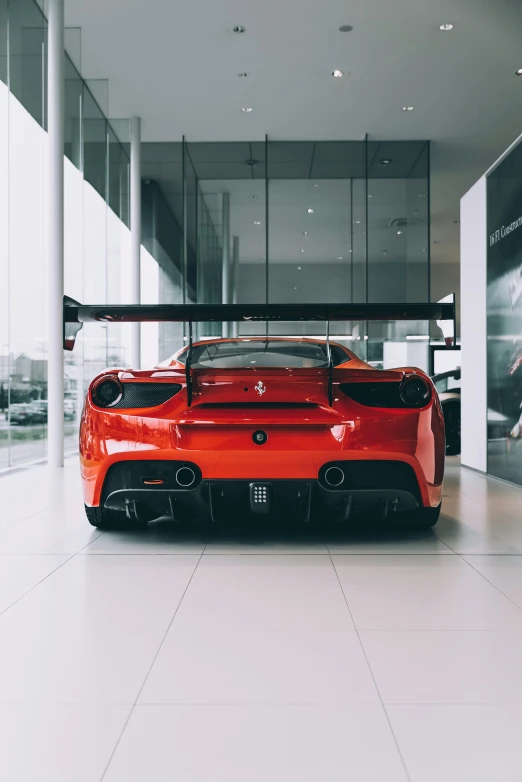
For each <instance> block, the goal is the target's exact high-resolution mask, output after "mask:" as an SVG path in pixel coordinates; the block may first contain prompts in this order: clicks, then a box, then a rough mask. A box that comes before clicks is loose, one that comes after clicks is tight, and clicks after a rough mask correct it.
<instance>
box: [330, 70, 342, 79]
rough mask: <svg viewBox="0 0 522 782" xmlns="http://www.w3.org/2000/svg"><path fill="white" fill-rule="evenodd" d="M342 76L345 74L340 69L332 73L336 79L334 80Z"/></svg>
mask: <svg viewBox="0 0 522 782" xmlns="http://www.w3.org/2000/svg"><path fill="white" fill-rule="evenodd" d="M342 75H343V72H342V71H340V70H339V69H338V68H336V69H335V71H332V76H333V77H334V79H340V78H341V76H342Z"/></svg>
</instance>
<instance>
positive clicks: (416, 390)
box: [400, 375, 431, 407]
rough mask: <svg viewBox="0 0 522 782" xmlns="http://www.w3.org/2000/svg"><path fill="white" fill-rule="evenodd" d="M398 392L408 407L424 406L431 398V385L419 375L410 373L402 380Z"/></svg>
mask: <svg viewBox="0 0 522 782" xmlns="http://www.w3.org/2000/svg"><path fill="white" fill-rule="evenodd" d="M400 394H401V399H402V401H403V402H404V404H405V405H407V406H408V407H424V405H427V404H428V402H429V401H430V399H431V386H430V385H429V383H428V382H427V380H424V378H423V377H421V376H420V375H411V376H410V377H407V378H405V379H404V380H403V381H402V383H401V388H400Z"/></svg>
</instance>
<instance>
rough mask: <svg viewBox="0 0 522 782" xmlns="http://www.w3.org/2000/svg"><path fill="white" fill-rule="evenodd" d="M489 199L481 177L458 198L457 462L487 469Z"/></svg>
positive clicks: (480, 469)
mask: <svg viewBox="0 0 522 782" xmlns="http://www.w3.org/2000/svg"><path fill="white" fill-rule="evenodd" d="M487 246H488V236H487V203H486V177H485V176H483V177H482V178H481V179H479V180H478V182H476V183H475V184H474V185H473V187H472V188H471V189H470V190H468V192H467V193H466V194H465V195H464V196H463V197H462V199H461V201H460V280H461V282H460V324H461V325H460V341H461V346H462V347H461V361H462V364H461V367H462V381H461V390H462V394H461V436H462V453H461V463H462V464H463V465H464V466H465V467H472V468H473V469H475V470H479V471H480V472H487V469H488V423H487V412H488V378H487V366H488V362H487V306H486V291H487Z"/></svg>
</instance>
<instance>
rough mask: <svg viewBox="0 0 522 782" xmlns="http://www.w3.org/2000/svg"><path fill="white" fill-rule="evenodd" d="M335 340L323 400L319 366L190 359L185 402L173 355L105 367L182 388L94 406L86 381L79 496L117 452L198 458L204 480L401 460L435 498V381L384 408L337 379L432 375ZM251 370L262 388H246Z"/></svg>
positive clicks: (438, 430) (93, 493) (310, 473)
mask: <svg viewBox="0 0 522 782" xmlns="http://www.w3.org/2000/svg"><path fill="white" fill-rule="evenodd" d="M270 339H271V340H273V339H274V340H275V338H272V337H271V338H270ZM219 341H223V340H216V342H219ZM285 341H288V340H285ZM300 341H303V340H300ZM309 341H311V342H315V343H317V342H318V340H309ZM198 344H200V343H195V346H197V345H198ZM338 347H340V348H341V350H343V351H345V352H346V354H347V362H346V363H343V364H340V365H338V366H337V367H335V368H334V370H333V404H332V406H330V405H329V403H328V391H327V389H328V370H327V369H323V368H319V369H287V368H254V367H252V368H246V369H215V370H210V369H198V368H194V369H192V370H191V371H192V378H193V397H192V404H191V406H188V404H187V393H186V375H185V367H184V365H183V364H182V363H181V362H179V361H177V360H176V358H174V359H173V360H172V361H171V362H170V363H169V364H168V365H165V363H164V364H163V365H161V366H160V367H158V368H156V369H154V370H148V371H130V370H109V371H108V372H106V373H104V374H105V375H106V374H114V375H117V376H118V377H119V379H120V381H121V382H122V384H125V383H126V382H129V381H133V382H135V383H136V382H147V383H151V382H154V383H179V384H181V385H182V386H183V388H182V390H181V391H180V392H179V393H177V394H176V395H175V396H173V397H172V398H171V399H169V400H168V401H167V402H165V403H164V404H161V405H159V406H157V407H150V408H139V409H125V410H118V409H104V408H100V407H98V406H96V405H95V404H94V402H93V398H92V394H91V389H89V391H88V393H87V397H86V400H85V405H84V410H83V414H82V419H81V427H80V462H81V476H82V483H83V493H84V500H85V504H86V505H87V506H98V505H100V502H101V496H102V489H103V484H104V480H105V476H106V474H107V471H108V469H109V468H110V467H111V466H112V465H113V464H115V463H117V462H122V461H132V460H143V459H146V460H187V461H190V462H192V463H195V464H196V465H197V466H198V467H199V468H200V470H201V473H202V478H203V480H213V479H214V480H216V479H224V480H226V479H251V480H267V479H285V478H286V479H311V480H317V477H318V473H319V470H320V468H321V467H322V465H324V464H325V463H327V462H332V461H337V462H338V461H341V460H342V461H344V460H346V461H352V460H361V459H364V460H370V461H373V460H375V461H399V462H404V463H405V464H408V465H410V467H411V468H413V471H414V473H415V477H416V479H417V482H418V486H419V492H420V497H421V501H422V506H423V507H432V508H435V507H437V506H438V505H439V504H440V502H441V497H442V479H443V471H444V455H445V436H444V420H443V416H442V412H441V408H440V404H439V401H438V397H437V394H436V392H435V390H434V389H433V392H432V395H431V399H430V401H429V403H428V404H427V405H426V406H425V407H423V408H421V409H417V408H405V409H403V408H401V409H397V408H393V409H390V408H381V407H368V406H366V405H363V404H360V403H358V402H356V401H354V400H353V399H352V398H350V397H348V396H347V395H346V394H344V393H343V392H342V391H341V389H340V387H339V386H340V384H341V383H348V382H349V383H354V382H367V381H368V380H370V381H371V382H372V383H373V384H375V383H379V382H386V381H388V382H390V381H398V380H400V379H402V378H403V377H404V376H405V375H406V374H409V373H416V374H420V375H422V377H423V378H424V379H425V380H426V381H427V382H428V383H429V384H430V386H432V384H431V380H430V379H429V378H428V377H427V375H425V374H424V373H422V372H421V371H420V370H418V369H414V368H401V369H397V370H390V371H381V370H375V369H374V368H373V367H371V366H370V365H368V364H366V363H365V362H363V361H361V360H360V359H358V358H357V357H356V356H355V355H354V354H353V353H351V352H350V351H348V350H347V349H346V348H344V347H343V346H340V345H339V346H338ZM182 352H183V351H180V353H182ZM178 355H179V354H178ZM260 380H261V381H262V383H263V385H264V388H265V391H264V392H263V394H262V396H261V395H260V394H259V393H258V392H257V391H256V388H255V387H256V384H257V383H258V381H260ZM93 382H94V383H95V382H96V379H95V381H93ZM91 388H92V384H91ZM267 402H269V403H271V404H268V405H267V404H266V403H267ZM259 427H262V428H263V430H265V431H266V433H267V434H268V440H267V442H266V443H265V444H264V445H263V446H259V445H257V444H255V443H254V442H253V440H252V432H253V431H254V430H256V429H258V428H259Z"/></svg>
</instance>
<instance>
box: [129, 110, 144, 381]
mask: <svg viewBox="0 0 522 782" xmlns="http://www.w3.org/2000/svg"><path fill="white" fill-rule="evenodd" d="M130 227H131V301H130V302H129V303H130V304H139V303H140V301H141V120H140V118H139V117H132V119H131V145H130ZM131 329H132V331H131V350H130V358H131V367H132V368H133V369H140V368H141V327H140V324H139V323H131Z"/></svg>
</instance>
